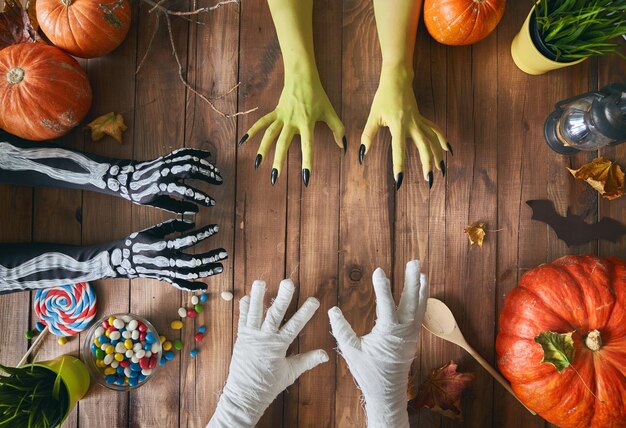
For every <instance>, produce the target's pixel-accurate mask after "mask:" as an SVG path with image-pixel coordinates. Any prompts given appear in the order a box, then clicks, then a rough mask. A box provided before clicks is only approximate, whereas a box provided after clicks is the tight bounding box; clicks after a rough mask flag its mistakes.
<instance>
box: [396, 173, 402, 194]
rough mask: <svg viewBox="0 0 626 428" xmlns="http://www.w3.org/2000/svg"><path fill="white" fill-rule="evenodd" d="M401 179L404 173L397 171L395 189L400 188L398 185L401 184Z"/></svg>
mask: <svg viewBox="0 0 626 428" xmlns="http://www.w3.org/2000/svg"><path fill="white" fill-rule="evenodd" d="M402 180H404V173H403V172H399V173H398V175H396V190H398V189H400V186H402Z"/></svg>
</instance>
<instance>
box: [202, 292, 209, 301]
mask: <svg viewBox="0 0 626 428" xmlns="http://www.w3.org/2000/svg"><path fill="white" fill-rule="evenodd" d="M207 300H209V295H208V294H206V293H205V294H201V295H200V301H201V302H202V303H204V302H206V301H207Z"/></svg>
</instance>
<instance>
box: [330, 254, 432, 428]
mask: <svg viewBox="0 0 626 428" xmlns="http://www.w3.org/2000/svg"><path fill="white" fill-rule="evenodd" d="M372 282H373V283H374V291H375V293H376V299H377V302H376V325H375V326H374V328H373V329H372V331H371V332H370V333H369V334H367V335H365V336H363V337H360V338H359V337H357V336H356V334H355V333H354V330H352V327H351V326H350V324H349V323H348V322H347V321H346V319H345V318H344V316H343V314H342V312H341V310H340V309H339V308H338V307H334V308H332V309H331V310H330V311H328V316H329V317H330V324H331V327H332V332H333V335H334V336H335V338H336V339H337V343H338V345H339V351H340V353H341V355H342V356H343V358H344V359H345V360H346V363H347V364H348V368H349V369H350V372H351V373H352V376H354V378H355V380H356V382H357V384H358V385H359V388H361V391H363V396H364V399H365V410H366V413H367V426H368V427H369V428H388V427H394V428H408V427H409V419H408V413H407V410H406V390H407V382H408V375H409V369H410V368H411V363H412V361H413V358H414V357H415V352H416V348H417V341H418V339H419V332H420V328H421V323H422V319H423V318H424V312H425V311H426V300H427V299H428V282H427V280H426V275H424V274H420V264H419V262H418V261H411V262H409V263H407V265H406V273H405V282H404V291H403V292H402V297H401V299H400V305H399V306H398V308H397V309H396V305H395V303H394V300H393V296H392V294H391V286H390V283H389V280H388V279H387V277H386V276H385V272H383V270H382V269H380V268H378V269H376V271H374V274H373V275H372Z"/></svg>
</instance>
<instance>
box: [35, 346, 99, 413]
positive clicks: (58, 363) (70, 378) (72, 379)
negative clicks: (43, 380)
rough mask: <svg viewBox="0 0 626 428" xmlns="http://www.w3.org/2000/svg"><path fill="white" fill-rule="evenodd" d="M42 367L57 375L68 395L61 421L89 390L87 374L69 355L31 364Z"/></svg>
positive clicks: (78, 361) (80, 362)
mask: <svg viewBox="0 0 626 428" xmlns="http://www.w3.org/2000/svg"><path fill="white" fill-rule="evenodd" d="M31 365H32V366H36V367H43V368H46V369H49V370H51V371H53V372H55V373H57V374H58V375H59V376H60V377H61V381H62V382H63V384H64V385H65V387H66V389H67V393H68V405H67V411H66V412H65V416H63V420H62V421H61V423H63V421H65V419H66V418H67V416H68V415H69V414H70V412H71V411H72V409H73V408H74V406H75V405H76V403H78V400H80V399H81V398H83V397H84V396H85V394H86V393H87V390H88V389H89V383H90V378H89V372H88V371H87V367H85V364H83V362H82V361H81V360H79V359H78V358H76V357H73V356H71V355H62V356H60V357H57V358H55V359H54V360H50V361H41V362H38V363H34V364H31Z"/></svg>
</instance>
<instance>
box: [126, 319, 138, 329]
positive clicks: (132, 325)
mask: <svg viewBox="0 0 626 428" xmlns="http://www.w3.org/2000/svg"><path fill="white" fill-rule="evenodd" d="M137 324H138V323H137V320H131V321H129V323H128V325H127V326H126V330H130V331H135V330H137Z"/></svg>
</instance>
